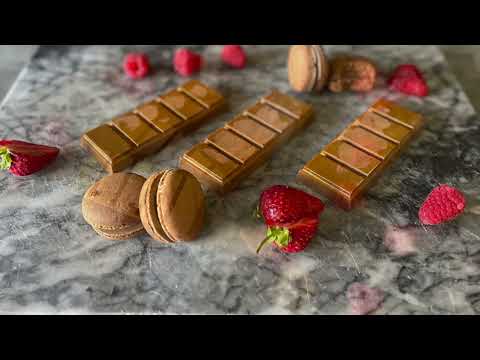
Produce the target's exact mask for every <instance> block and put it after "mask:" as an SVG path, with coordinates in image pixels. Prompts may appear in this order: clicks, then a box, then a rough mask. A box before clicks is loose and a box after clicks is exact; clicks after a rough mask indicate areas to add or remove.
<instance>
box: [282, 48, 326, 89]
mask: <svg viewBox="0 0 480 360" xmlns="http://www.w3.org/2000/svg"><path fill="white" fill-rule="evenodd" d="M328 77H329V64H328V59H327V56H326V55H325V51H324V50H323V48H322V46H321V45H293V46H291V47H290V50H289V54H288V79H289V81H290V86H291V87H292V89H293V90H295V91H297V92H312V91H318V92H320V91H322V90H323V88H324V87H325V85H326V83H327V81H328Z"/></svg>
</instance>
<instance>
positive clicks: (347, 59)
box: [288, 45, 377, 93]
mask: <svg viewBox="0 0 480 360" xmlns="http://www.w3.org/2000/svg"><path fill="white" fill-rule="evenodd" d="M376 78H377V68H376V65H375V64H374V63H373V62H372V61H371V60H369V59H366V58H364V57H361V56H355V55H345V54H343V55H337V56H336V57H335V58H333V59H332V60H329V59H328V58H327V56H326V53H325V51H324V50H323V48H322V46H321V45H293V46H291V47H290V51H289V54H288V79H289V82H290V86H291V87H292V89H293V90H295V91H297V92H301V93H309V92H321V91H322V90H323V89H324V88H328V89H329V90H330V91H331V92H334V93H340V92H344V91H354V92H363V93H365V92H369V91H371V90H372V89H373V88H374V86H375V82H376Z"/></svg>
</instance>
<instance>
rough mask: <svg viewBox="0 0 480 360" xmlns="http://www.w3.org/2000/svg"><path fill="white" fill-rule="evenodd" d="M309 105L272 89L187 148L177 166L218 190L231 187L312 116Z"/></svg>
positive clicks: (222, 191) (207, 185)
mask: <svg viewBox="0 0 480 360" xmlns="http://www.w3.org/2000/svg"><path fill="white" fill-rule="evenodd" d="M312 115H313V108H312V106H310V105H308V104H306V103H304V102H302V101H299V100H297V99H294V98H292V97H290V96H288V95H284V94H282V93H280V92H278V91H273V92H272V93H271V94H270V95H269V96H266V97H264V98H262V99H261V100H260V101H259V102H258V103H257V104H256V105H254V106H252V107H251V108H249V109H248V110H246V111H245V112H243V114H241V115H239V116H237V117H236V118H234V119H233V120H232V121H230V122H229V123H227V124H226V125H225V126H224V127H223V128H221V129H219V130H217V131H215V132H214V133H213V134H211V135H210V136H209V137H208V138H207V139H206V140H205V141H204V142H203V143H201V144H199V145H197V146H195V147H194V148H193V149H191V150H190V151H188V152H187V153H186V154H185V155H184V156H183V157H182V158H181V160H180V167H181V168H183V169H185V170H187V171H189V172H191V173H192V174H194V175H195V176H196V177H197V179H198V180H199V181H200V182H201V183H202V184H204V185H205V186H206V187H207V188H209V189H212V190H215V191H217V192H219V193H222V194H224V193H227V192H229V191H231V190H233V189H234V188H235V187H236V186H237V185H238V184H239V183H240V182H241V181H242V180H243V179H245V178H246V177H247V176H248V175H250V174H251V173H252V172H253V171H255V170H256V169H258V168H259V167H260V166H261V165H262V164H264V163H265V162H266V161H267V160H268V159H269V158H270V157H271V155H272V153H273V152H274V151H275V150H277V149H278V148H279V147H280V146H282V145H283V144H284V143H286V142H287V141H288V140H289V139H290V138H291V137H292V136H293V135H295V134H296V133H297V132H298V131H300V130H301V129H303V128H304V127H305V126H306V125H307V124H308V123H309V121H310V120H311V119H312Z"/></svg>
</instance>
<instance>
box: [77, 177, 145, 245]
mask: <svg viewBox="0 0 480 360" xmlns="http://www.w3.org/2000/svg"><path fill="white" fill-rule="evenodd" d="M145 181H146V179H145V178H144V177H143V176H140V175H136V174H130V173H118V174H113V175H110V176H107V177H105V178H103V179H102V180H100V181H98V182H97V183H95V184H93V185H92V186H91V187H90V188H88V190H87V192H86V193H85V195H84V197H83V201H82V213H83V217H84V218H85V221H86V222H87V223H88V224H90V226H92V228H93V230H95V231H96V232H97V233H98V234H99V235H100V236H102V237H104V238H105V239H108V240H126V239H130V238H134V237H136V236H138V235H141V234H143V233H144V232H145V229H144V227H143V225H142V221H141V219H140V210H139V208H138V201H139V198H140V192H141V190H142V186H143V184H144V183H145Z"/></svg>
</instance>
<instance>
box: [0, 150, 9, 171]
mask: <svg viewBox="0 0 480 360" xmlns="http://www.w3.org/2000/svg"><path fill="white" fill-rule="evenodd" d="M11 166H12V157H11V156H10V152H9V151H8V149H7V148H6V147H1V148H0V170H8V169H10V167H11Z"/></svg>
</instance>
